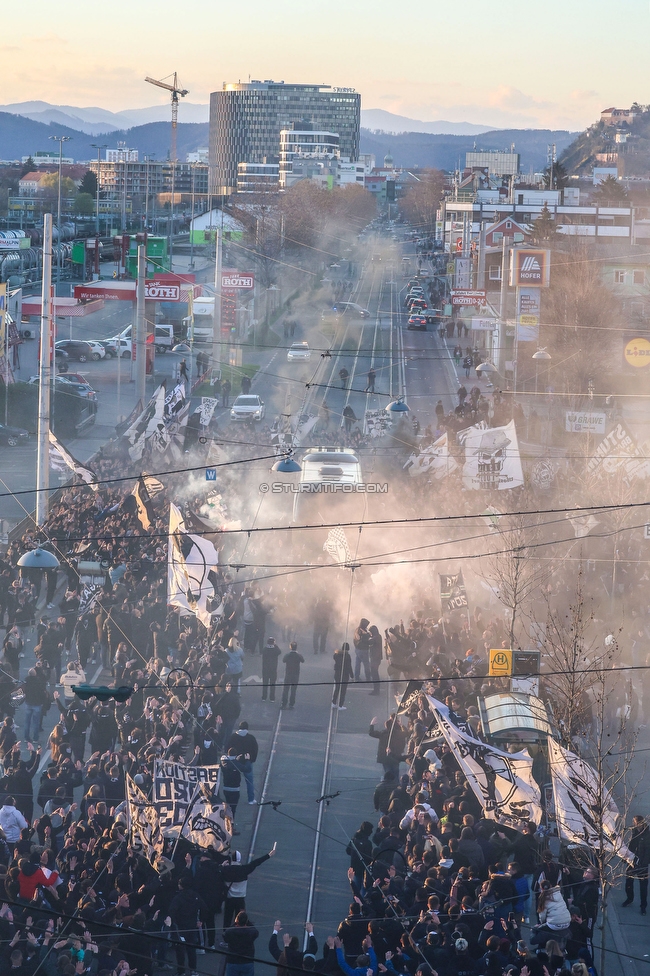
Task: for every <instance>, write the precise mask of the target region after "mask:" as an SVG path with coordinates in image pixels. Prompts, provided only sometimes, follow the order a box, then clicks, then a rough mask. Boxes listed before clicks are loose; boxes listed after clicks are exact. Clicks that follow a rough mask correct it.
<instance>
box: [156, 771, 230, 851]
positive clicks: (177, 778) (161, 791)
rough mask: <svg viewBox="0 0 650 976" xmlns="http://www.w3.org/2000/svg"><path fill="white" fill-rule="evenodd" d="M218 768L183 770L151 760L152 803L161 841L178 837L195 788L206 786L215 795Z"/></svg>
mask: <svg viewBox="0 0 650 976" xmlns="http://www.w3.org/2000/svg"><path fill="white" fill-rule="evenodd" d="M220 784H221V766H218V765H215V766H185V765H183V763H177V762H172V761H171V760H166V759H155V760H154V766H153V801H154V803H155V805H156V809H157V811H158V816H159V818H160V826H161V829H162V831H163V833H164V835H165V837H173V836H175V835H177V834H178V831H179V830H180V828H181V826H182V824H183V823H184V821H185V818H186V817H187V812H188V809H189V807H190V804H191V803H192V798H193V797H194V796H195V795H197V787H199V786H206V787H208V788H209V789H210V790H213V791H214V793H215V795H216V794H218V793H219V786H220Z"/></svg>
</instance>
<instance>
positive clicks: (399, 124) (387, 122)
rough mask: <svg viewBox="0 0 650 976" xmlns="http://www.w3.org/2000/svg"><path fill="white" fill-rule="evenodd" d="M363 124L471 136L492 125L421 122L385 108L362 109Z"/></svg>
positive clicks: (486, 130) (366, 127)
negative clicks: (387, 110)
mask: <svg viewBox="0 0 650 976" xmlns="http://www.w3.org/2000/svg"><path fill="white" fill-rule="evenodd" d="M361 125H362V126H363V127H364V129H370V130H373V131H377V130H378V131H380V132H428V133H430V134H432V135H454V136H471V135H476V134H477V133H479V132H489V131H490V129H492V128H493V126H491V125H475V124H474V123H473V122H445V121H444V120H442V119H439V120H438V121H436V122H421V121H420V120H419V119H409V118H407V117H406V116H404V115H393V113H392V112H386V111H384V109H383V108H366V109H361Z"/></svg>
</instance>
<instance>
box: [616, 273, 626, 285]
mask: <svg viewBox="0 0 650 976" xmlns="http://www.w3.org/2000/svg"><path fill="white" fill-rule="evenodd" d="M626 276H627V271H615V272H614V284H615V285H624V284H625V278H626Z"/></svg>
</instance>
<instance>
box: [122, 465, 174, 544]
mask: <svg viewBox="0 0 650 976" xmlns="http://www.w3.org/2000/svg"><path fill="white" fill-rule="evenodd" d="M164 488H165V486H164V485H163V483H162V481H159V480H158V478H154V477H152V476H151V475H140V477H139V478H138V480H137V482H136V484H135V487H134V488H133V491H132V492H131V493H130V495H127V496H126V498H125V499H124V502H123V503H122V508H124V509H127V510H128V511H130V512H131V513H132V514H134V515H136V516H137V518H138V521H139V522H140V525H141V526H142V528H143V529H145V531H146V530H148V529H150V528H151V523H152V521H153V518H154V513H153V507H152V504H151V501H152V499H153V498H155V496H156V495H157V494H159V492H161V491H163V490H164Z"/></svg>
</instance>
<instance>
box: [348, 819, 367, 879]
mask: <svg viewBox="0 0 650 976" xmlns="http://www.w3.org/2000/svg"><path fill="white" fill-rule="evenodd" d="M372 832H373V826H372V824H371V823H370V821H369V820H364V821H363V823H362V824H361V826H360V827H359V829H358V830H357V831H356V833H355V834H354V836H353V837H352V839H351V840H350V843H349V844H348V846H347V847H346V848H345V853H346V854H347V855H348V857H349V858H350V870H351V871H352V872H353V874H354V878H353V879H350V880H351V881H352V880H354V881H355V882H356V885H357V887H358V888H359V891H360V892H361V897H362V898H363V897H364V894H365V890H364V887H363V879H364V877H365V873H366V869H367V867H368V865H369V864H370V862H371V861H372V841H371V840H370V837H371V836H372Z"/></svg>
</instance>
